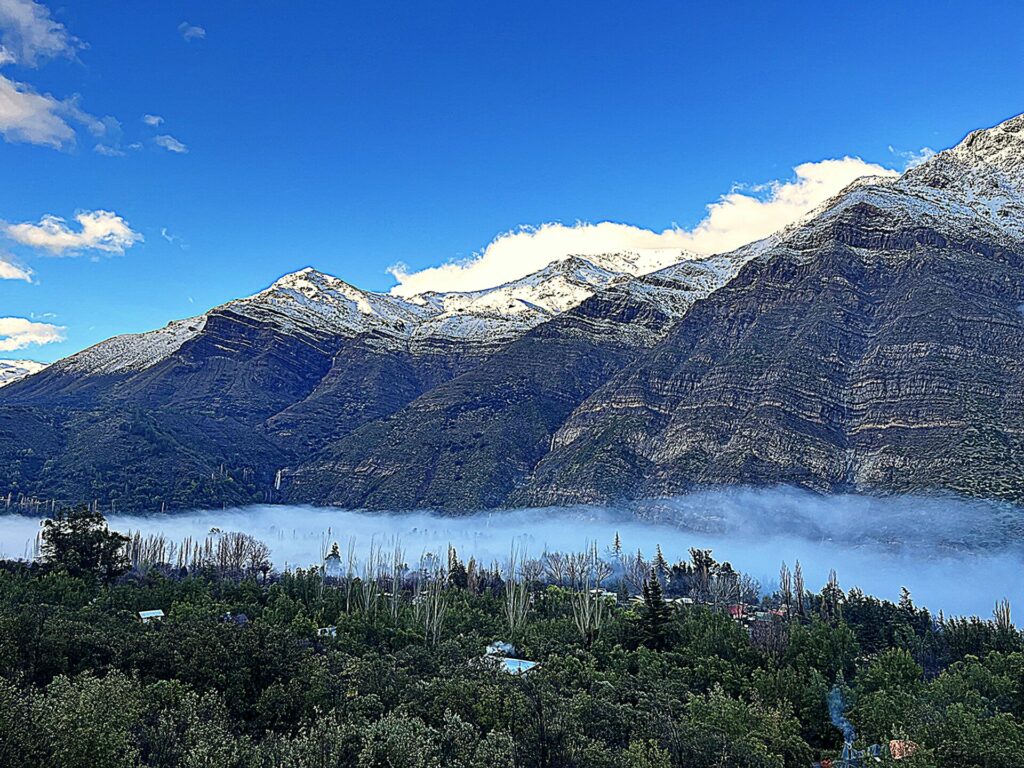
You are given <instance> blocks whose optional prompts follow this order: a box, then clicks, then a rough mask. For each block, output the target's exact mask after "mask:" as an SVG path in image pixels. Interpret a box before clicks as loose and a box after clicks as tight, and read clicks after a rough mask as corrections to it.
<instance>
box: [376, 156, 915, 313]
mask: <svg viewBox="0 0 1024 768" xmlns="http://www.w3.org/2000/svg"><path fill="white" fill-rule="evenodd" d="M794 173H795V178H793V179H792V180H790V181H774V182H771V183H769V184H766V185H761V186H759V187H757V188H756V189H747V190H744V189H742V188H737V189H734V190H732V191H730V192H729V193H728V194H725V195H723V196H722V197H721V198H719V199H718V200H717V201H716V202H714V203H712V204H711V205H709V206H708V208H707V215H706V216H705V217H704V219H703V220H702V221H701V222H700V223H699V224H698V225H697V226H696V227H694V228H693V229H691V230H686V229H682V228H679V227H673V228H670V229H665V230H663V231H661V232H657V231H653V230H649V229H643V228H641V227H635V226H632V225H629V224H620V223H616V222H611V221H603V222H599V223H597V224H591V223H587V222H578V223H576V224H574V225H571V226H567V225H564V224H559V223H549V224H543V225H541V226H539V227H521V228H519V229H517V230H513V231H511V232H506V233H505V234H503V235H499V236H498V237H497V238H495V239H494V240H492V241H491V242H490V244H488V245H487V247H486V248H484V250H483V251H482V252H480V253H477V254H475V255H474V256H473V257H472V258H470V259H467V260H465V261H461V262H451V263H448V264H443V265H441V266H439V267H428V268H426V269H423V270H419V271H414V272H413V271H409V269H408V268H407V267H406V266H405V265H403V264H396V265H395V266H393V267H391V268H390V269H389V270H388V271H389V272H390V273H391V274H392V275H393V276H394V277H395V279H396V280H398V285H397V286H395V287H394V288H392V289H391V292H392V293H393V294H395V295H399V296H411V295H414V294H417V293H423V292H424V291H469V290H478V289H481V288H489V287H492V286H495V285H500V284H502V283H505V282H508V281H509V280H515V279H517V278H520V277H523V276H525V275H528V274H530V273H531V272H536V271H537V270H538V269H542V268H544V267H545V266H547V265H548V264H550V263H552V262H554V261H558V260H560V259H564V258H565V257H566V256H570V255H581V256H586V255H597V254H602V253H612V252H616V251H629V250H644V249H650V248H678V249H684V250H688V251H693V252H695V253H699V254H712V253H725V252H727V251H731V250H733V249H735V248H738V247H740V246H741V245H746V244H747V243H751V242H754V241H755V240H760V239H761V238H763V237H767V236H768V235H770V234H772V233H774V232H777V231H778V230H780V229H782V228H783V227H785V226H786V225H787V224H791V223H792V222H794V221H796V220H797V219H799V218H800V217H801V216H803V215H804V214H806V213H808V212H809V211H811V210H813V209H814V208H816V207H817V206H818V205H820V204H821V203H823V202H825V201H826V200H828V199H829V198H830V197H832V196H833V195H835V194H837V193H838V192H839V191H840V190H842V189H843V188H844V187H845V186H847V185H848V184H849V183H850V182H852V181H853V180H855V179H857V178H860V177H861V176H872V175H874V176H895V175H897V174H896V172H895V171H891V170H888V169H886V168H883V167H882V166H880V165H875V164H873V163H867V162H864V161H863V160H861V159H860V158H856V157H844V158H841V159H835V160H822V161H820V162H814V163H803V164H801V165H798V166H797V167H796V168H795V169H794Z"/></svg>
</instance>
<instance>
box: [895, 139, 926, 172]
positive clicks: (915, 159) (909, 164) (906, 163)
mask: <svg viewBox="0 0 1024 768" xmlns="http://www.w3.org/2000/svg"><path fill="white" fill-rule="evenodd" d="M889 151H890V152H891V153H892V154H894V155H895V156H896V157H898V158H900V159H901V160H902V161H903V167H904V168H906V169H910V168H916V167H917V166H919V165H920V164H921V163H923V162H926V161H928V160H931V159H932V158H933V157H935V150H934V149H932V148H931V147H921V148H920V149H919V150H917V151H916V152H914V151H912V150H906V151H901V150H898V149H896V147H894V146H893V145H892V144H890V145H889Z"/></svg>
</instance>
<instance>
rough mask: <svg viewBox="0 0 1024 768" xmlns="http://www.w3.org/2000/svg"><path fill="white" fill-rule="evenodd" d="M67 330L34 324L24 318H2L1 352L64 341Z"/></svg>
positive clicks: (0, 326)
mask: <svg viewBox="0 0 1024 768" xmlns="http://www.w3.org/2000/svg"><path fill="white" fill-rule="evenodd" d="M65 330H67V329H66V328H64V327H62V326H59V325H51V324H50V323H34V322H32V321H31V320H26V319H25V318H24V317H0V352H13V351H14V350H16V349H24V348H25V347H28V346H31V345H32V344H52V343H54V342H57V341H64V331H65Z"/></svg>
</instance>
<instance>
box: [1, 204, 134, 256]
mask: <svg viewBox="0 0 1024 768" xmlns="http://www.w3.org/2000/svg"><path fill="white" fill-rule="evenodd" d="M75 221H77V222H78V224H79V227H80V229H78V230H77V231H75V230H73V229H71V228H70V227H69V226H68V225H67V222H65V221H64V219H62V218H59V217H57V216H51V215H47V216H43V218H42V219H40V221H39V223H38V224H30V223H27V222H26V223H23V224H9V225H7V226H5V227H4V229H3V232H4V234H5V235H6V236H7V237H9V238H10V239H11V240H14V241H15V242H17V243H21V244H22V245H27V246H29V247H32V248H39V249H42V250H45V251H49V252H50V253H52V254H54V255H57V256H61V255H65V254H67V255H74V254H76V253H79V252H81V251H87V250H91V251H104V252H106V253H124V251H125V249H126V248H130V247H131V246H133V245H135V243H137V242H140V241H141V240H142V239H143V238H142V235H141V234H140V233H138V232H136V231H134V230H133V229H132V228H131V227H130V226H129V225H128V222H127V221H125V220H124V219H123V218H121V217H120V216H118V215H117V214H116V213H113V212H112V211H83V212H82V213H78V214H75Z"/></svg>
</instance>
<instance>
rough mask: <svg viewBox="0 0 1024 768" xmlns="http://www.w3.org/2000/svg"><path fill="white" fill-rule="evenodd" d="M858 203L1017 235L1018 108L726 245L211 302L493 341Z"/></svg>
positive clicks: (897, 222)
mask: <svg viewBox="0 0 1024 768" xmlns="http://www.w3.org/2000/svg"><path fill="white" fill-rule="evenodd" d="M862 206H870V207H871V208H873V209H876V210H878V211H880V212H882V214H883V215H884V217H885V219H886V220H885V221H884V224H882V225H881V227H882V229H884V230H890V229H891V230H893V231H896V230H897V229H898V228H899V227H900V226H901V225H903V224H904V223H906V224H908V225H912V226H914V227H919V226H923V227H930V228H932V229H934V230H936V231H938V232H942V233H943V234H945V235H947V236H952V237H963V238H979V237H986V238H989V239H992V238H995V239H996V240H998V241H1007V240H1009V241H1013V242H1015V243H1021V242H1024V115H1020V116H1017V117H1014V118H1012V119H1010V120H1007V121H1005V122H1003V123H1001V124H1000V125H998V126H995V127H994V128H989V129H985V130H980V131H975V132H973V133H971V134H969V135H968V136H967V137H966V138H965V139H964V140H963V141H961V142H960V143H959V144H958V145H957V146H955V147H953V148H952V149H949V150H946V151H944V152H941V153H939V154H937V155H935V156H934V157H931V158H930V159H929V160H927V161H925V162H924V163H922V164H920V165H919V166H917V167H915V168H912V169H910V170H908V171H906V172H905V173H904V174H903V175H902V176H899V177H891V178H890V177H865V178H862V179H858V180H857V181H855V182H853V183H852V184H850V185H849V186H847V187H846V189H844V190H843V191H842V192H840V193H839V194H838V195H836V196H835V197H833V198H832V199H831V200H829V201H827V202H826V203H824V204H823V205H821V206H819V208H817V209H816V210H814V211H811V212H810V213H808V214H807V215H806V216H804V217H802V218H801V219H800V220H799V221H797V222H794V223H793V224H791V225H789V226H787V227H786V228H784V229H782V230H781V231H779V232H777V233H776V234H774V235H771V236H769V237H767V238H765V239H763V240H760V241H757V242H755V243H751V244H749V245H746V246H743V247H742V248H739V249H737V250H736V251H733V252H732V253H728V254H721V255H715V256H706V257H699V256H696V255H695V254H692V253H688V252H686V251H682V250H678V249H651V250H641V251H629V252H617V253H608V254H602V255H596V256H595V255H588V256H567V257H566V258H564V259H562V260H559V261H556V262H553V263H551V264H549V265H548V266H546V267H544V268H543V269H541V270H539V271H538V272H535V273H533V274H531V275H528V276H526V277H523V278H520V279H518V280H514V281H511V282H509V283H505V284H504V285H499V286H496V287H494V288H490V289H486V290H480V291H469V292H453V293H423V294H419V295H415V296H411V297H408V298H403V297H399V296H395V295H392V294H388V293H377V292H372V291H364V290H361V289H359V288H356V287H354V286H352V285H350V284H348V283H346V282H345V281H343V280H341V279H339V278H337V277H332V276H330V275H326V274H324V273H322V272H318V271H316V270H315V269H312V268H309V267H307V268H305V269H302V270H299V271H298V272H294V273H292V274H289V275H285V276H284V277H282V278H281V279H280V280H278V281H277V282H275V283H274V284H273V285H271V286H270V287H269V288H267V289H266V290H264V291H261V292H259V293H257V294H255V295H253V296H250V297H248V298H244V299H239V300H236V301H230V302H228V303H226V304H224V305H222V306H220V307H217V308H216V309H214V310H211V312H225V313H227V312H232V313H235V314H238V315H241V316H243V317H248V318H252V319H253V320H256V321H259V322H265V323H270V324H272V325H275V326H276V327H279V328H281V329H283V330H284V331H285V332H287V333H294V334H299V335H309V336H313V337H323V336H340V337H355V336H365V337H367V339H368V341H370V342H371V343H374V344H380V345H383V346H385V347H399V348H403V349H407V350H411V351H416V350H419V349H425V348H428V347H429V346H430V345H432V344H437V343H449V342H453V343H462V344H466V345H467V346H468V347H474V348H486V347H492V346H494V345H497V344H504V343H507V342H508V341H510V340H512V339H514V338H517V337H518V336H520V335H522V334H523V333H525V332H527V331H529V330H530V329H531V328H534V327H536V326H538V325H540V324H541V323H544V322H547V321H548V320H550V319H551V318H553V317H555V316H557V315H559V314H561V313H563V312H566V311H567V310H569V309H572V308H573V307H576V306H578V305H579V304H581V303H582V302H583V301H585V300H586V299H588V298H589V297H591V296H593V295H594V294H595V293H596V292H598V291H603V290H614V291H627V292H633V293H634V295H635V296H637V297H639V298H642V300H644V301H645V302H648V303H652V304H654V305H655V306H656V307H657V308H658V309H659V310H660V311H661V312H662V313H663V314H665V315H666V316H667V317H669V318H678V317H682V315H683V314H684V313H685V312H686V311H687V310H688V309H689V308H690V307H691V306H692V305H693V303H694V302H696V301H699V300H701V299H703V298H706V297H707V296H708V295H710V294H711V293H712V292H713V291H715V290H717V289H718V288H720V287H722V286H723V285H725V284H726V283H727V282H729V280H731V279H732V278H733V277H735V275H736V274H737V273H738V272H739V270H740V268H741V267H742V266H743V265H744V264H745V263H747V262H748V261H750V260H751V259H755V258H770V257H771V256H772V255H773V254H775V253H778V252H779V250H780V249H781V250H787V251H796V252H800V251H804V250H807V251H808V252H810V251H811V250H812V249H813V247H814V246H815V243H817V242H820V240H821V237H822V232H823V228H828V227H832V226H835V225H836V223H837V222H840V221H841V220H842V217H843V216H844V215H845V214H847V213H851V212H852V213H856V211H857V209H858V208H859V207H862ZM208 314H209V313H208ZM207 316H208V315H204V316H202V317H198V318H191V319H188V320H181V321H177V322H174V323H171V324H170V325H168V326H166V327H165V328H162V329H160V330H157V331H152V332H150V333H145V334H130V335H125V336H118V337H115V338H113V339H109V340H107V341H104V342H102V343H100V344H97V345H96V346H94V347H91V348H89V349H87V350H85V351H83V352H80V353H78V354H77V355H74V356H72V357H70V358H66V359H65V360H63V361H61V362H60V363H58V364H56V366H55V368H56V369H57V370H65V371H75V372H91V373H118V372H123V371H138V370H143V369H145V368H147V367H149V366H152V365H154V364H155V363H157V362H159V361H160V360H162V359H164V358H166V357H167V356H168V355H170V354H173V353H174V352H175V351H176V350H177V349H179V348H180V347H181V345H182V344H184V343H185V342H187V341H188V340H189V339H191V338H194V337H195V336H196V335H197V334H198V333H200V332H201V331H202V329H203V327H204V324H205V321H206V317H207ZM626 332H627V333H630V332H632V330H630V329H627V331H626ZM636 332H637V333H641V332H643V331H642V330H637V331H636Z"/></svg>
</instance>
